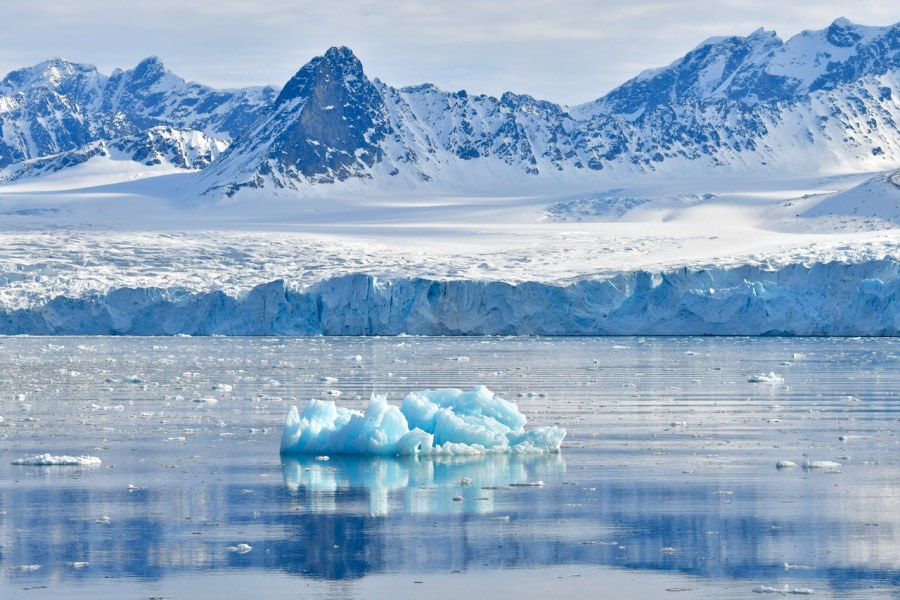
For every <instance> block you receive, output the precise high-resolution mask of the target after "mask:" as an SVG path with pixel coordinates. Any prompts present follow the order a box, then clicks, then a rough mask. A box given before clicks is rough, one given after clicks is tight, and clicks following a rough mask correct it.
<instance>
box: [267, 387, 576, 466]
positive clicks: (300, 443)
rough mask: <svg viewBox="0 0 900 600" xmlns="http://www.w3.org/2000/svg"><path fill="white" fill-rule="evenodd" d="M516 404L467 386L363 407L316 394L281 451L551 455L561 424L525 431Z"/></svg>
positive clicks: (291, 417)
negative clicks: (355, 407)
mask: <svg viewBox="0 0 900 600" xmlns="http://www.w3.org/2000/svg"><path fill="white" fill-rule="evenodd" d="M525 422H526V420H525V415H523V414H522V413H521V412H519V409H518V408H517V407H516V405H515V404H513V403H512V402H509V401H508V400H503V399H502V398H498V397H497V396H495V395H494V393H493V392H491V391H490V390H489V389H487V388H486V387H484V386H476V387H474V388H472V389H471V390H470V391H468V392H463V391H462V390H458V389H441V390H426V391H420V392H412V393H411V394H409V395H408V396H406V398H404V399H403V402H402V404H401V406H400V407H399V408H398V407H397V406H394V405H392V404H388V401H387V398H386V397H385V396H375V395H373V396H372V400H371V401H370V402H369V406H368V407H367V408H366V410H365V412H359V411H355V410H349V409H347V408H343V407H338V406H337V405H335V403H334V402H333V401H328V400H326V401H323V400H310V401H309V403H308V404H307V405H306V408H305V409H303V411H302V412H300V411H298V410H297V407H296V406H294V407H291V409H290V411H289V412H288V416H287V419H286V420H285V424H284V430H283V431H282V435H281V452H282V453H283V454H324V455H328V454H356V455H375V456H390V455H401V456H409V455H460V454H493V453H520V454H532V453H552V452H559V447H560V445H561V444H562V441H563V439H564V438H565V436H566V430H565V429H562V428H560V427H555V426H546V427H534V428H532V429H530V430H527V431H526V429H525Z"/></svg>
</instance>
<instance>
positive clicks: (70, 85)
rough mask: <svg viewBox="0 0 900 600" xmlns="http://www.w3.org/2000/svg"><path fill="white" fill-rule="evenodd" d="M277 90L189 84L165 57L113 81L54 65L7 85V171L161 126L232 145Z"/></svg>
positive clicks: (1, 108) (3, 137) (0, 95)
mask: <svg viewBox="0 0 900 600" xmlns="http://www.w3.org/2000/svg"><path fill="white" fill-rule="evenodd" d="M277 94H278V89H277V88H274V87H256V88H245V89H238V90H215V89H213V88H210V87H207V86H205V85H201V84H199V83H189V82H186V81H184V80H183V79H182V78H180V77H178V76H177V75H175V74H173V73H171V72H170V71H168V70H167V69H166V68H165V67H164V66H163V64H162V62H161V61H160V60H159V59H158V58H155V57H153V58H148V59H146V60H143V61H141V62H140V63H139V64H138V65H137V66H136V67H135V68H134V69H130V70H127V71H123V70H118V69H117V70H116V71H114V72H113V73H112V74H111V75H109V76H106V75H103V74H101V73H100V72H98V71H97V69H96V68H95V67H93V66H91V65H83V64H77V63H71V62H68V61H65V60H63V59H53V60H49V61H46V62H43V63H41V64H39V65H36V66H34V67H29V68H26V69H20V70H18V71H13V72H12V73H10V74H8V75H7V76H6V77H5V78H4V79H3V80H2V81H0V168H3V167H6V166H8V165H11V164H13V163H18V162H21V161H25V160H29V159H35V158H41V157H47V156H51V155H56V154H59V153H63V152H68V151H72V150H78V151H80V152H89V151H90V147H89V144H92V143H93V142H98V141H103V140H113V139H117V138H122V137H123V136H131V135H135V134H138V133H140V132H145V131H147V130H149V129H152V128H155V127H160V126H163V127H170V128H174V129H179V130H196V131H198V132H202V133H203V135H204V136H206V137H209V138H215V139H218V140H222V141H229V140H231V139H232V138H234V137H235V136H237V135H238V134H239V133H240V132H241V131H242V130H243V129H244V128H245V127H246V126H247V125H249V124H250V123H252V122H253V121H254V120H255V119H256V118H257V117H258V116H259V115H260V114H261V113H262V112H263V111H264V110H265V109H267V108H268V107H269V105H270V104H271V103H272V101H273V100H274V99H275V97H276V96H277Z"/></svg>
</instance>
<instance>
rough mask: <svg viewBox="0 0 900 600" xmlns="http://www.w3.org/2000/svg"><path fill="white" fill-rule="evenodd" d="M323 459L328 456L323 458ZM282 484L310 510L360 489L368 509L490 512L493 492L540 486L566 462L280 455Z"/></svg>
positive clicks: (550, 458) (334, 504) (331, 506)
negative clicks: (302, 497) (303, 496)
mask: <svg viewBox="0 0 900 600" xmlns="http://www.w3.org/2000/svg"><path fill="white" fill-rule="evenodd" d="M324 458H328V459H329V460H323V459H324ZM281 469H282V474H283V477H284V484H285V486H286V487H287V488H288V489H290V490H292V491H301V490H302V491H304V492H305V494H306V496H307V498H308V505H307V508H308V510H309V511H311V512H314V513H328V512H335V511H337V510H339V507H338V494H339V492H341V491H345V492H349V491H352V490H361V491H363V492H365V494H366V495H367V497H368V500H369V513H370V514H372V515H387V514H389V513H391V512H404V513H409V514H456V513H479V514H488V513H493V512H494V511H495V508H496V503H495V495H496V494H497V493H504V492H507V491H509V490H512V489H514V488H516V487H523V488H525V487H536V488H537V487H543V486H544V480H545V479H550V478H553V480H557V479H559V478H560V477H562V475H563V474H564V473H565V469H566V464H565V460H564V459H563V457H562V456H561V455H559V454H551V455H534V454H532V455H508V454H501V455H479V456H455V457H439V458H430V457H423V458H417V457H357V456H336V457H321V456H320V457H311V456H287V455H283V456H282V458H281Z"/></svg>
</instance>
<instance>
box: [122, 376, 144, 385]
mask: <svg viewBox="0 0 900 600" xmlns="http://www.w3.org/2000/svg"><path fill="white" fill-rule="evenodd" d="M122 381H124V382H125V383H134V384H138V383H144V380H143V379H141V378H140V377H138V376H137V375H129V376H127V377H124V378H122Z"/></svg>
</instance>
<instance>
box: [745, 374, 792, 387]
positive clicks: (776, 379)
mask: <svg viewBox="0 0 900 600" xmlns="http://www.w3.org/2000/svg"><path fill="white" fill-rule="evenodd" d="M747 381H748V382H749V383H768V384H770V385H778V384H781V383H784V377H782V376H781V375H777V374H776V373H774V372H772V373H757V374H755V375H751V376H750V377H748V378H747Z"/></svg>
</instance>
